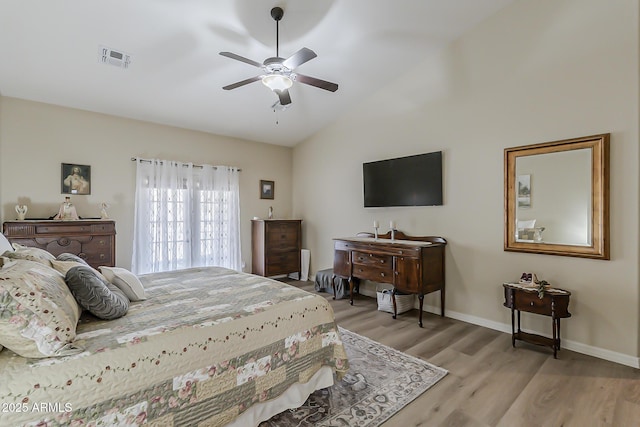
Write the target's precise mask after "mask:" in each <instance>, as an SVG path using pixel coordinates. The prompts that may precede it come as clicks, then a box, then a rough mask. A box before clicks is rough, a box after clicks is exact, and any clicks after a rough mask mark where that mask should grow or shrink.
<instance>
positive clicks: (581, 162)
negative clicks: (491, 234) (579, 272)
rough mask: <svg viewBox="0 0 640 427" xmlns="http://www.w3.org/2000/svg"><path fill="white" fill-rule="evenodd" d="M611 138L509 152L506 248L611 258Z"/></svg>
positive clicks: (506, 162) (603, 136)
mask: <svg viewBox="0 0 640 427" xmlns="http://www.w3.org/2000/svg"><path fill="white" fill-rule="evenodd" d="M609 137H610V135H609V134H608V133H607V134H601V135H593V136H586V137H581V138H574V139H566V140H562V141H553V142H545V143H541V144H534V145H526V146H521V147H512V148H506V149H505V150H504V215H505V218H504V250H505V251H514V252H531V253H539V254H548V255H563V256H575V257H583V258H596V259H606V260H608V259H609Z"/></svg>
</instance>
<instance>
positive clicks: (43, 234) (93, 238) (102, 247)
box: [2, 220, 116, 268]
mask: <svg viewBox="0 0 640 427" xmlns="http://www.w3.org/2000/svg"><path fill="white" fill-rule="evenodd" d="M2 232H3V234H4V235H5V236H6V238H7V239H8V240H9V241H10V242H11V243H19V244H21V245H25V246H32V247H37V248H41V249H44V250H46V251H49V252H51V253H52V254H53V255H54V256H58V255H59V254H61V253H63V252H67V253H72V254H74V255H78V256H79V257H80V258H83V259H84V260H85V261H87V263H88V264H89V265H91V266H92V267H94V268H97V267H99V266H108V267H113V266H115V262H116V225H115V222H114V221H111V220H79V221H55V220H46V221H39V220H25V221H7V222H5V223H4V224H3V227H2Z"/></svg>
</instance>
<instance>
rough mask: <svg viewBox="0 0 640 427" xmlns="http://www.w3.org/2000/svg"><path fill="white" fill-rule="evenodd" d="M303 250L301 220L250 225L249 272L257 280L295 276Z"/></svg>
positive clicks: (259, 221) (273, 221) (263, 221)
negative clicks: (265, 277)
mask: <svg viewBox="0 0 640 427" xmlns="http://www.w3.org/2000/svg"><path fill="white" fill-rule="evenodd" d="M301 249H302V220H299V219H254V220H252V221H251V258H252V261H251V272H252V273H253V274H258V275H260V276H277V275H281V274H289V273H295V272H297V273H298V278H300V269H301V266H300V262H301V260H300V256H301V255H300V250H301Z"/></svg>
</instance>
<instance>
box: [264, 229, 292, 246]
mask: <svg viewBox="0 0 640 427" xmlns="http://www.w3.org/2000/svg"><path fill="white" fill-rule="evenodd" d="M267 245H268V246H269V247H287V246H297V245H298V229H297V228H292V227H280V228H278V229H275V230H270V231H269V232H268V233H267Z"/></svg>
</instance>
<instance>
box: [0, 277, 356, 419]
mask: <svg viewBox="0 0 640 427" xmlns="http://www.w3.org/2000/svg"><path fill="white" fill-rule="evenodd" d="M140 278H141V281H142V282H143V284H144V286H145V289H146V292H147V295H148V297H149V298H148V299H147V300H145V301H139V302H132V303H131V306H130V309H129V313H128V314H127V315H126V316H124V317H122V318H120V319H117V320H112V321H103V320H98V319H96V318H94V317H92V316H90V315H86V314H84V315H83V317H82V318H81V320H80V322H79V324H78V328H77V337H76V341H75V345H78V346H80V347H82V348H83V349H84V351H83V352H82V353H79V354H76V355H73V356H66V357H59V358H48V359H25V358H22V357H20V356H17V355H15V354H14V353H12V352H10V351H8V350H7V349H5V350H4V351H2V352H1V353H0V378H2V380H1V381H0V404H1V405H2V407H0V411H1V413H0V418H1V419H2V423H3V425H12V426H20V425H47V426H58V425H65V426H66V425H83V426H85V425H89V426H92V425H141V424H148V425H163V426H179V425H184V426H192V425H203V426H223V425H226V424H227V423H229V422H231V421H232V420H234V419H235V418H236V417H238V415H239V414H242V413H243V412H244V411H245V410H246V409H247V408H250V407H251V406H252V405H254V404H255V403H258V402H265V401H269V400H271V399H274V398H275V397H277V396H279V395H281V394H282V393H283V392H285V391H286V390H287V389H288V388H289V387H290V386H291V385H293V384H297V383H306V382H307V381H308V380H309V379H310V378H311V377H312V376H313V375H314V374H315V373H316V372H318V371H319V370H320V368H321V367H323V366H327V367H330V368H331V369H332V370H333V371H334V372H335V373H336V375H337V376H338V378H340V377H341V376H342V375H344V373H345V372H346V370H347V369H348V362H347V359H346V354H345V352H344V347H343V346H342V342H341V340H340V335H339V332H338V329H337V326H336V324H335V321H334V316H333V310H332V308H331V306H330V305H329V304H328V302H327V301H326V299H325V298H323V297H321V296H316V295H313V294H311V293H308V292H306V291H303V290H301V289H298V288H296V287H293V286H290V285H287V284H284V283H281V282H277V281H275V280H271V279H268V278H264V277H260V276H254V275H251V274H246V273H238V272H235V271H232V270H228V269H223V268H194V269H188V270H181V271H174V272H166V273H154V274H149V275H145V276H141V277H140Z"/></svg>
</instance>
